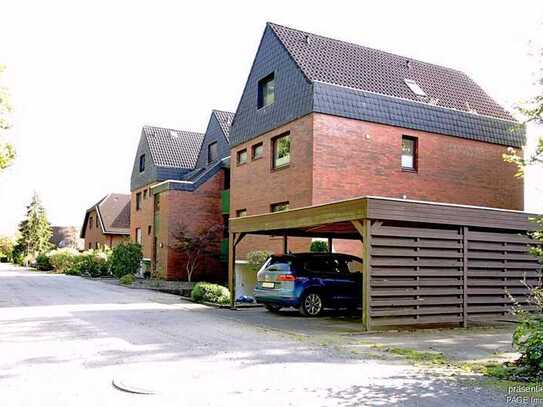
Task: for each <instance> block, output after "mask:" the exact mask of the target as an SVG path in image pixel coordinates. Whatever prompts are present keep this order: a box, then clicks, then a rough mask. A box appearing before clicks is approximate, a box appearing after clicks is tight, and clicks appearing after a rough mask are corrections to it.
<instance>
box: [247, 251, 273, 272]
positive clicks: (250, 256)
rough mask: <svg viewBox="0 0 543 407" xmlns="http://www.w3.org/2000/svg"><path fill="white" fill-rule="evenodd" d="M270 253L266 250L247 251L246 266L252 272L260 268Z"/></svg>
mask: <svg viewBox="0 0 543 407" xmlns="http://www.w3.org/2000/svg"><path fill="white" fill-rule="evenodd" d="M271 255H272V254H271V252H268V251H266V250H253V251H252V252H249V253H247V268H248V269H249V270H250V271H254V272H256V271H258V270H260V268H261V267H262V266H263V265H264V263H266V260H268V258H269V257H270V256H271Z"/></svg>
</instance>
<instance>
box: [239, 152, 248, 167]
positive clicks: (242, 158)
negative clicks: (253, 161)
mask: <svg viewBox="0 0 543 407" xmlns="http://www.w3.org/2000/svg"><path fill="white" fill-rule="evenodd" d="M237 162H238V165H241V164H245V163H246V162H247V149H246V148H244V149H243V150H240V151H238V154H237Z"/></svg>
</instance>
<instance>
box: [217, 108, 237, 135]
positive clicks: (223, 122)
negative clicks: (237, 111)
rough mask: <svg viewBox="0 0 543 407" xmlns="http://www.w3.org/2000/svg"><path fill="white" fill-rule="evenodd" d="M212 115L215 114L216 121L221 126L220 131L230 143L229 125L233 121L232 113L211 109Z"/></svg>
mask: <svg viewBox="0 0 543 407" xmlns="http://www.w3.org/2000/svg"><path fill="white" fill-rule="evenodd" d="M213 113H214V114H215V117H217V121H218V122H219V125H220V126H221V130H222V132H223V133H224V135H225V137H226V140H228V141H230V125H231V124H232V120H233V119H234V113H232V112H225V111H222V110H216V109H213Z"/></svg>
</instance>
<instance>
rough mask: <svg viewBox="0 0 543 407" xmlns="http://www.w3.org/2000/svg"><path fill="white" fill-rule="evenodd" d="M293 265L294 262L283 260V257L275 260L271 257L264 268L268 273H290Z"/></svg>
mask: <svg viewBox="0 0 543 407" xmlns="http://www.w3.org/2000/svg"><path fill="white" fill-rule="evenodd" d="M293 263H294V261H293V260H292V259H285V258H284V257H283V258H281V257H279V258H277V257H272V258H271V259H270V262H269V264H268V266H267V267H266V270H269V271H292V270H293Z"/></svg>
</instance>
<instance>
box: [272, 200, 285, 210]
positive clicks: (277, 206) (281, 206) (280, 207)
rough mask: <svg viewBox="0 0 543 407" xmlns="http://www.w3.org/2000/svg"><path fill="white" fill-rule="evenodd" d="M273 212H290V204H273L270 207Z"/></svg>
mask: <svg viewBox="0 0 543 407" xmlns="http://www.w3.org/2000/svg"><path fill="white" fill-rule="evenodd" d="M270 209H271V211H272V212H282V211H286V210H288V202H278V203H274V204H271V207H270Z"/></svg>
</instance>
